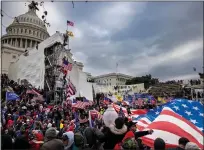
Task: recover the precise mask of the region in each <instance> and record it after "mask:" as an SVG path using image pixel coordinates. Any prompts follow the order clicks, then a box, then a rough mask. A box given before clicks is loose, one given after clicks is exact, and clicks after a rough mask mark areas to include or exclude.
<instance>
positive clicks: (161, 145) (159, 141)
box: [154, 138, 166, 150]
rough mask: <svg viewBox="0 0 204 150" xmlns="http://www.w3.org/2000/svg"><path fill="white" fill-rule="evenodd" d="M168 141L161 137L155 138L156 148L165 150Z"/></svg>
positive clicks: (155, 149)
mask: <svg viewBox="0 0 204 150" xmlns="http://www.w3.org/2000/svg"><path fill="white" fill-rule="evenodd" d="M165 148H166V143H165V142H164V140H163V139H161V138H156V139H155V140H154V150H165Z"/></svg>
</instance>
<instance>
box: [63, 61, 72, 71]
mask: <svg viewBox="0 0 204 150" xmlns="http://www.w3.org/2000/svg"><path fill="white" fill-rule="evenodd" d="M62 67H63V68H64V71H71V70H72V64H71V63H70V62H68V61H67V60H63V61H62Z"/></svg>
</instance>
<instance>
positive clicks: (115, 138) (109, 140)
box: [102, 124, 127, 149]
mask: <svg viewBox="0 0 204 150" xmlns="http://www.w3.org/2000/svg"><path fill="white" fill-rule="evenodd" d="M102 132H103V133H104V135H105V141H104V142H105V143H104V146H103V148H104V149H113V148H114V147H115V145H116V144H117V143H118V142H121V141H122V139H123V138H124V136H125V134H126V132H127V126H126V125H124V126H123V128H122V129H117V128H116V127H115V126H114V125H113V124H111V125H110V126H109V128H108V127H105V128H104V129H103V130H102Z"/></svg>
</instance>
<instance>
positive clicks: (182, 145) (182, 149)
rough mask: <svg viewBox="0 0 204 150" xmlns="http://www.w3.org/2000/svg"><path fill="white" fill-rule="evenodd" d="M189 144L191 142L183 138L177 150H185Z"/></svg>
mask: <svg viewBox="0 0 204 150" xmlns="http://www.w3.org/2000/svg"><path fill="white" fill-rule="evenodd" d="M188 142H190V141H189V140H188V139H187V138H185V137H181V138H180V139H179V141H178V147H177V148H176V150H185V146H186V144H187V143H188Z"/></svg>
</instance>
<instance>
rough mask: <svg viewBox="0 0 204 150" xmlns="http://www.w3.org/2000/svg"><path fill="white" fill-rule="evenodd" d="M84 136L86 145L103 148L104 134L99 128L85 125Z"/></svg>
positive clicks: (98, 149)
mask: <svg viewBox="0 0 204 150" xmlns="http://www.w3.org/2000/svg"><path fill="white" fill-rule="evenodd" d="M84 138H85V141H86V144H87V147H89V148H91V149H97V150H102V149H103V146H102V143H103V141H104V138H105V136H104V134H103V133H102V132H101V131H100V130H98V129H96V128H90V127H87V128H86V129H85V131H84Z"/></svg>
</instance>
